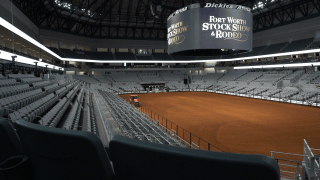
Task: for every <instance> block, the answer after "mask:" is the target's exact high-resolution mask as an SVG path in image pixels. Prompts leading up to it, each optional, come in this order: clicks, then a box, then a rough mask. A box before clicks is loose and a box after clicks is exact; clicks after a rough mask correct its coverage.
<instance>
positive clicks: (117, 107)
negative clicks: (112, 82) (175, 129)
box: [98, 90, 184, 147]
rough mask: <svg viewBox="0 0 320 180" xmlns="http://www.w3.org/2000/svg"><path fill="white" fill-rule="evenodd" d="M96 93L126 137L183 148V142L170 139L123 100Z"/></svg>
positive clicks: (114, 96)
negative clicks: (101, 98)
mask: <svg viewBox="0 0 320 180" xmlns="http://www.w3.org/2000/svg"><path fill="white" fill-rule="evenodd" d="M98 91H99V93H100V94H101V95H102V97H103V98H104V99H105V102H106V105H107V107H108V109H110V112H111V115H112V117H113V119H114V120H115V121H116V122H117V124H118V127H119V128H120V129H121V131H122V133H123V134H125V135H126V136H128V137H131V138H135V139H139V140H144V141H150V142H154V143H160V144H168V145H173V146H179V147H184V145H183V143H184V142H180V141H178V140H176V139H174V138H173V137H171V136H170V135H169V134H167V133H166V132H165V131H163V130H162V129H160V128H159V127H158V126H156V125H155V124H153V123H152V122H151V121H150V120H148V119H147V118H146V117H145V116H144V115H143V114H141V113H139V111H138V110H137V109H136V108H134V107H132V106H131V105H130V104H129V103H128V102H126V101H125V100H124V99H122V98H120V97H119V96H116V95H115V94H113V93H110V92H106V91H102V90H98Z"/></svg>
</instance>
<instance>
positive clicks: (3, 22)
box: [0, 17, 61, 59]
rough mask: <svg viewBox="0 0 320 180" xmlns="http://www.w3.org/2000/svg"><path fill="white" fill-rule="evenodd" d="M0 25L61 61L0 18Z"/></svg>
mask: <svg viewBox="0 0 320 180" xmlns="http://www.w3.org/2000/svg"><path fill="white" fill-rule="evenodd" d="M0 25H1V26H3V27H4V28H6V29H8V30H9V31H11V32H13V33H15V34H16V35H18V36H20V37H22V38H23V39H25V40H27V41H28V42H30V43H32V44H33V45H35V46H37V47H39V48H40V49H42V50H44V51H46V52H47V53H49V54H51V55H52V56H54V57H56V58H58V59H61V57H60V56H58V55H57V54H55V53H54V52H52V51H51V50H50V49H48V48H47V47H45V46H44V45H42V44H40V43H39V42H38V41H36V40H34V39H33V38H32V37H30V36H28V35H27V34H26V33H24V32H22V31H21V30H20V29H18V28H16V27H15V26H13V25H12V24H10V23H9V22H7V21H6V20H4V19H3V18H1V17H0Z"/></svg>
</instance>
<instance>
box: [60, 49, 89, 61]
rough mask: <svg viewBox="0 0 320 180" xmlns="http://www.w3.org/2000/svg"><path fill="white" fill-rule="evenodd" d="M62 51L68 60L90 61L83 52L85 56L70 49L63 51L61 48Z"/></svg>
mask: <svg viewBox="0 0 320 180" xmlns="http://www.w3.org/2000/svg"><path fill="white" fill-rule="evenodd" d="M60 51H61V52H62V53H63V54H65V55H66V56H67V57H68V58H74V59H89V58H88V56H86V55H85V54H84V52H83V54H78V53H76V52H73V51H71V50H70V49H63V48H60Z"/></svg>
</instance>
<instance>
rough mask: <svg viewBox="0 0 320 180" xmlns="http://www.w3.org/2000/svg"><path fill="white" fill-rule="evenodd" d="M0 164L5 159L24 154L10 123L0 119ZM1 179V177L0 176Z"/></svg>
mask: <svg viewBox="0 0 320 180" xmlns="http://www.w3.org/2000/svg"><path fill="white" fill-rule="evenodd" d="M0 152H1V153H0V164H1V162H4V161H5V160H6V159H8V158H10V157H12V156H17V155H22V154H24V152H23V149H22V146H21V143H20V140H19V138H18V136H17V134H16V132H15V130H14V129H13V127H12V125H11V122H9V121H8V120H5V119H2V118H1V117H0ZM0 178H1V175H0Z"/></svg>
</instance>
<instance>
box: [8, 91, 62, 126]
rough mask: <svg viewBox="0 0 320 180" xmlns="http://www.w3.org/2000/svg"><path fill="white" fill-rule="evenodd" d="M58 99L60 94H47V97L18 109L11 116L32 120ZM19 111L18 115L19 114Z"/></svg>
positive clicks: (11, 117)
mask: <svg viewBox="0 0 320 180" xmlns="http://www.w3.org/2000/svg"><path fill="white" fill-rule="evenodd" d="M57 101H58V96H55V95H54V94H53V93H51V94H49V95H46V96H45V97H43V98H41V99H39V100H37V101H35V102H33V103H31V104H29V105H27V106H25V107H23V108H21V109H19V110H17V111H16V112H14V113H13V114H11V115H10V116H9V118H10V119H11V120H13V121H14V118H16V119H20V118H22V119H24V120H25V121H28V122H32V121H33V120H35V119H36V118H37V117H39V116H40V115H41V114H43V113H44V112H45V111H46V110H47V109H49V108H50V107H51V106H52V105H53V104H54V103H56V102H57ZM17 112H18V115H17Z"/></svg>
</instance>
